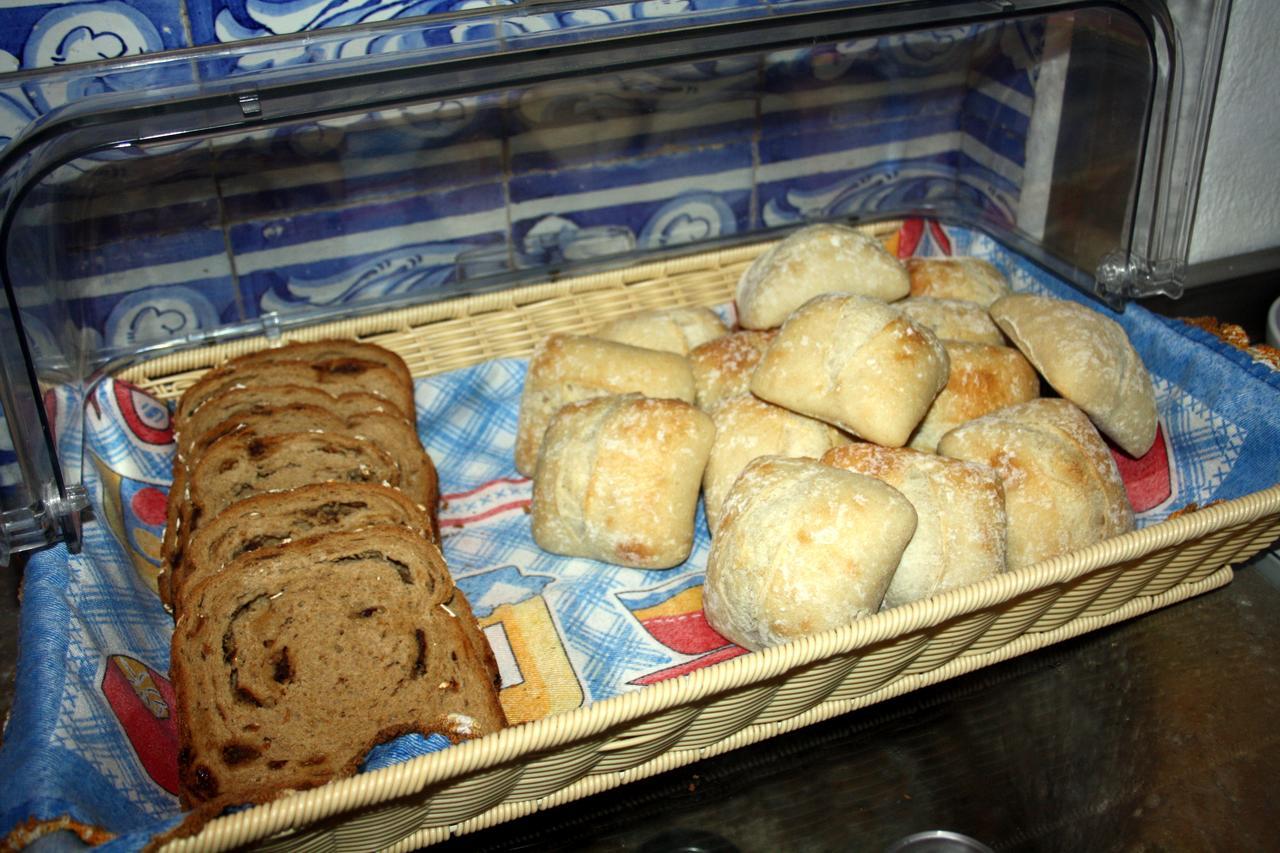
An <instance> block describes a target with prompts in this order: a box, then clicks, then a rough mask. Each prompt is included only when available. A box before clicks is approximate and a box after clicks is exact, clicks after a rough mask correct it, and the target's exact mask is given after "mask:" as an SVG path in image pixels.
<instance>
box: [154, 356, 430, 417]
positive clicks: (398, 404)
mask: <svg viewBox="0 0 1280 853" xmlns="http://www.w3.org/2000/svg"><path fill="white" fill-rule="evenodd" d="M255 385H264V386H265V385H302V386H305V387H308V388H318V389H320V390H321V391H325V392H326V393H328V394H331V395H334V396H337V395H339V394H348V393H352V392H363V393H369V394H373V395H375V396H378V397H381V398H382V399H384V400H386V401H387V403H389V404H390V405H392V406H394V407H395V408H396V410H397V412H398V413H399V414H401V415H403V416H405V417H410V416H412V415H413V412H414V407H413V384H412V383H411V382H409V381H406V380H405V379H404V377H402V376H401V375H400V373H399V372H398V371H395V370H392V369H391V368H389V367H387V366H386V365H384V364H380V363H378V362H376V361H367V360H365V359H359V358H340V359H331V360H329V361H316V362H311V361H269V362H265V363H262V364H241V363H240V362H239V361H231V362H228V363H227V364H225V365H223V366H222V367H219V368H217V369H215V370H211V371H209V372H208V373H206V374H205V375H204V376H202V377H201V378H200V380H199V381H198V382H196V383H195V384H194V385H192V386H191V387H190V388H188V389H187V390H186V392H185V393H184V394H183V395H182V398H181V399H179V400H178V406H177V409H176V410H175V412H174V429H175V430H176V431H178V432H179V433H181V432H184V431H187V429H186V427H187V422H188V421H189V420H190V419H191V418H192V417H193V416H194V415H195V413H196V412H198V411H200V409H201V408H202V407H203V406H204V405H205V404H207V403H209V402H210V401H211V400H213V399H215V398H217V397H218V396H219V395H221V394H223V393H225V392H228V391H234V390H239V389H241V388H250V387H253V386H255Z"/></svg>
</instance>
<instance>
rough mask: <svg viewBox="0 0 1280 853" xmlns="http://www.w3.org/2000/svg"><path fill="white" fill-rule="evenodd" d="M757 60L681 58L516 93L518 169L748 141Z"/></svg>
mask: <svg viewBox="0 0 1280 853" xmlns="http://www.w3.org/2000/svg"><path fill="white" fill-rule="evenodd" d="M756 72H757V69H756V65H755V63H754V60H747V61H745V62H736V63H730V62H725V63H719V64H713V63H705V64H696V65H695V64H680V65H674V66H669V67H667V68H662V69H655V70H646V71H638V72H632V73H628V74H625V75H621V74H620V75H603V76H597V77H594V78H589V79H588V78H575V79H572V80H567V81H564V82H557V83H551V84H547V85H545V86H539V87H533V88H529V89H525V90H522V91H520V92H518V93H513V96H512V110H511V112H512V125H513V130H512V135H511V140H510V152H511V171H512V173H513V174H514V175H516V176H519V175H522V174H525V173H528V172H532V171H539V170H542V171H551V170H563V169H573V168H577V167H581V166H583V165H586V164H590V163H599V162H604V161H609V160H620V159H636V158H646V157H650V156H653V155H654V154H656V153H658V152H661V151H673V150H677V151H678V150H680V149H691V148H695V147H703V146H708V145H712V144H729V143H733V142H737V141H740V140H744V139H749V138H750V136H751V134H752V132H753V130H754V125H755V116H756V100H757V96H756V91H755V80H756Z"/></svg>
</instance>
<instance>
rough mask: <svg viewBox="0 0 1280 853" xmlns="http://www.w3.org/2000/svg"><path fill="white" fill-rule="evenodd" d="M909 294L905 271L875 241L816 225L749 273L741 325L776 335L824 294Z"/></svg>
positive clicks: (741, 293)
mask: <svg viewBox="0 0 1280 853" xmlns="http://www.w3.org/2000/svg"><path fill="white" fill-rule="evenodd" d="M908 289H909V285H908V281H907V272H906V269H905V268H903V266H902V264H901V263H900V262H899V261H898V259H897V258H895V257H894V256H893V255H891V254H889V252H888V251H886V250H885V248H884V245H883V244H881V242H880V241H879V240H877V239H876V238H874V237H869V236H867V235H866V234H863V233H861V232H859V231H855V230H854V229H852V228H849V227H848V226H845V225H811V226H809V227H807V228H802V229H800V230H799V231H796V232H795V233H794V234H792V235H791V236H789V237H787V238H786V239H785V240H783V241H782V242H780V243H778V244H777V245H775V246H774V247H773V248H771V249H770V250H769V251H767V252H765V253H764V254H763V255H761V256H760V257H758V258H756V259H755V261H754V262H752V264H751V266H749V267H747V269H746V271H745V272H744V273H743V274H742V278H741V279H739V280H738V290H737V304H738V322H739V323H741V324H742V326H743V327H744V328H747V329H772V328H774V327H776V326H781V325H782V322H783V321H784V320H786V319H787V317H788V316H789V315H790V314H791V312H792V311H794V310H796V309H797V308H799V307H800V306H801V305H803V304H804V303H805V302H807V301H809V300H810V299H812V298H813V297H815V296H817V295H819V294H821V293H857V294H860V295H862V296H874V297H876V298H877V299H884V300H894V299H901V298H902V297H904V296H906V295H907V291H908Z"/></svg>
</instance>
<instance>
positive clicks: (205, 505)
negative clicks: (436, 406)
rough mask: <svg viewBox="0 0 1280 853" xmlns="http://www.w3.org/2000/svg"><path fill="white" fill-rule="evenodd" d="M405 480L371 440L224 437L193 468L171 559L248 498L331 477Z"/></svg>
mask: <svg viewBox="0 0 1280 853" xmlns="http://www.w3.org/2000/svg"><path fill="white" fill-rule="evenodd" d="M400 480H401V475H400V466H399V465H398V464H396V461H395V460H394V459H392V458H391V457H390V456H389V455H387V453H386V452H385V451H383V450H381V449H379V448H378V447H376V446H375V445H374V444H373V442H371V441H369V440H367V439H363V438H352V437H350V436H345V435H337V434H334V433H315V432H287V433H283V434H281V435H273V436H266V437H257V436H252V435H247V434H239V433H237V434H233V435H228V436H224V437H223V438H221V439H219V440H218V441H216V442H214V443H213V445H212V446H211V447H210V448H209V449H208V450H207V451H206V452H205V453H204V455H203V456H201V458H200V460H199V461H198V462H197V463H196V464H195V466H194V467H193V468H191V469H190V471H189V472H188V480H187V483H186V488H185V489H184V493H183V497H184V498H185V500H183V501H182V504H181V508H180V511H179V513H178V518H177V519H176V521H175V523H174V524H173V525H172V528H173V538H172V542H173V545H172V548H171V550H170V551H169V553H168V554H167V555H166V563H167V564H168V565H169V566H176V565H180V564H181V563H182V560H183V549H184V548H185V546H186V543H187V542H189V541H190V539H191V537H192V536H193V535H194V534H195V532H196V531H197V530H198V529H199V527H200V525H201V524H202V523H204V522H205V521H207V520H210V519H212V518H214V517H215V516H217V514H218V513H220V512H222V511H223V510H224V509H226V508H227V507H229V506H231V505H232V504H233V503H235V502H237V501H240V500H244V499H245V498H250V497H253V496H254V495H260V494H264V493H266V492H278V491H284V490H285V489H296V488H297V487H298V486H307V485H311V484H312V483H325V482H329V481H335V482H340V483H384V484H386V485H388V486H391V487H393V488H398V487H399V486H400ZM165 533H166V538H169V531H168V530H166V531H165Z"/></svg>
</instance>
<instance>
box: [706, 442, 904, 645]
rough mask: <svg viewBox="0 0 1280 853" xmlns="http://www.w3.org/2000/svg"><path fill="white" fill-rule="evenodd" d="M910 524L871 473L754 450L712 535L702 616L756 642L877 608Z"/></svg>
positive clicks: (899, 501)
mask: <svg viewBox="0 0 1280 853" xmlns="http://www.w3.org/2000/svg"><path fill="white" fill-rule="evenodd" d="M915 527H916V513H915V510H914V509H913V508H912V507H911V503H910V502H909V501H908V500H907V499H906V498H905V497H903V496H902V495H901V494H900V493H899V492H898V491H897V490H895V489H893V488H892V487H890V486H887V485H885V484H884V483H882V482H880V481H878V480H875V479H873V478H871V477H865V476H863V475H861V474H854V473H852V472H849V471H844V470H841V469H838V468H833V467H831V466H828V465H823V464H822V463H820V462H818V461H817V460H815V459H784V458H781V457H776V456H764V457H761V458H759V459H756V460H754V461H753V462H751V463H750V464H749V465H748V466H747V467H746V469H745V470H744V471H743V472H742V475H741V476H740V477H738V479H737V481H736V482H735V483H734V484H733V488H732V489H730V490H729V496H728V498H726V500H725V504H724V512H723V514H722V515H721V519H720V528H719V530H718V531H717V533H716V536H715V538H714V539H713V540H712V544H711V556H710V557H709V558H708V560H707V575H706V581H705V583H704V584H703V594H702V595H703V609H704V610H705V612H706V616H707V620H708V622H710V624H711V627H713V628H715V629H716V630H717V631H719V632H720V634H721V635H723V636H724V637H726V638H728V639H729V640H732V641H733V642H735V643H737V644H738V645H740V646H743V647H744V648H748V649H753V650H755V649H761V648H765V647H767V646H774V645H778V644H780V643H784V642H787V641H788V640H793V639H796V638H798V637H802V636H806V635H809V634H816V633H818V632H820V631H825V630H827V629H830V628H835V627H838V626H840V625H846V624H849V623H851V622H853V621H855V620H856V619H859V618H861V617H863V616H867V615H869V614H872V613H875V612H876V611H877V610H879V609H880V604H881V602H882V601H883V599H884V594H885V591H886V590H887V589H888V587H889V582H890V580H891V579H892V577H893V572H894V569H895V568H896V567H897V565H898V562H899V561H900V560H901V558H902V552H903V550H904V549H905V548H906V547H907V543H908V542H910V541H911V536H912V534H913V533H914V532H915Z"/></svg>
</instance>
